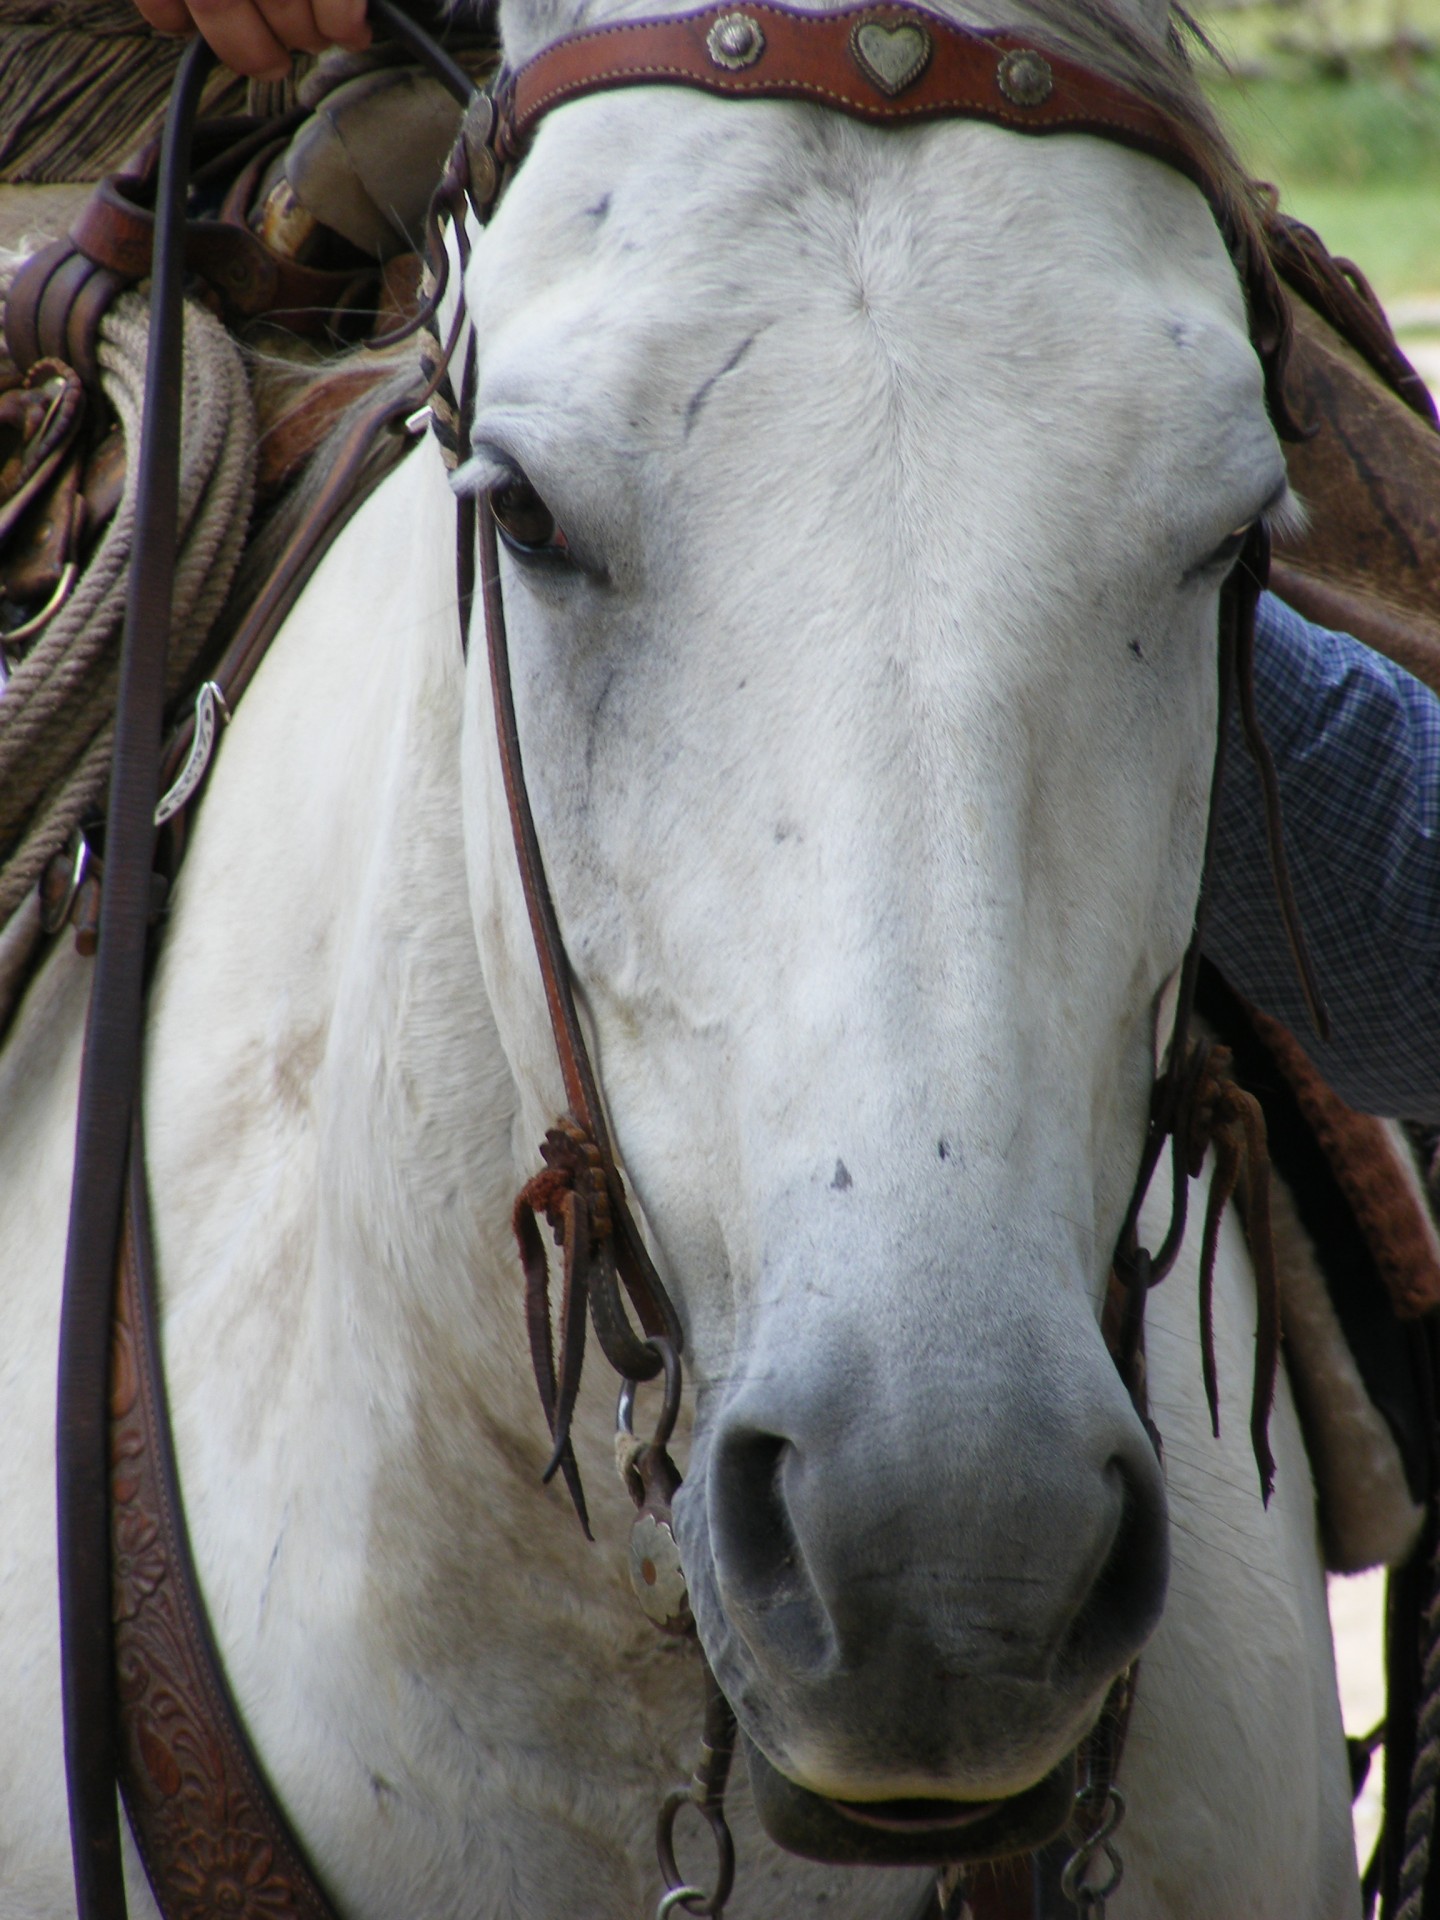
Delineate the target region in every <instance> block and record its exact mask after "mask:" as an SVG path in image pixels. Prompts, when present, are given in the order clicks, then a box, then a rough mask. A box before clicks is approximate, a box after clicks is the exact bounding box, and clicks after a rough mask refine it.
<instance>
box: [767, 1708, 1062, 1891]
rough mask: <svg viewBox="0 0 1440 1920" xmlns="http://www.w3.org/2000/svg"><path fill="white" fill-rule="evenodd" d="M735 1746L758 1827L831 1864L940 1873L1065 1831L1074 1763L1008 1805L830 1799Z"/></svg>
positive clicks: (1027, 1849)
mask: <svg viewBox="0 0 1440 1920" xmlns="http://www.w3.org/2000/svg"><path fill="white" fill-rule="evenodd" d="M740 1742H741V1745H742V1747H743V1749H744V1752H745V1763H746V1766H747V1768H748V1770H749V1774H750V1786H751V1791H752V1792H753V1794H754V1797H755V1808H756V1811H757V1812H758V1814H759V1815H760V1821H761V1825H762V1826H763V1827H764V1828H765V1831H766V1832H767V1833H768V1834H769V1836H770V1838H771V1839H772V1840H773V1841H774V1842H775V1843H776V1845H777V1846H781V1847H784V1848H785V1849H786V1850H787V1851H788V1852H790V1853H798V1854H800V1855H801V1856H802V1857H803V1858H805V1859H807V1860H823V1861H827V1862H829V1863H831V1864H832V1865H837V1866H866V1865H868V1866H892V1867H932V1866H933V1867H941V1866H950V1865H954V1864H957V1863H960V1862H963V1861H970V1860H995V1859H999V1858H1001V1857H1003V1856H1004V1855H1007V1854H1015V1853H1031V1852H1033V1851H1034V1850H1035V1849H1036V1848H1038V1847H1043V1846H1044V1845H1045V1844H1046V1843H1047V1842H1048V1841H1051V1840H1053V1839H1054V1838H1055V1837H1056V1835H1057V1834H1059V1833H1060V1832H1062V1831H1063V1829H1064V1827H1065V1825H1066V1823H1067V1822H1068V1820H1069V1818H1070V1812H1071V1807H1072V1803H1073V1801H1074V1797H1075V1757H1074V1755H1073V1754H1072V1755H1070V1756H1069V1757H1068V1758H1067V1759H1065V1760H1063V1761H1062V1762H1061V1764H1060V1765H1059V1766H1058V1767H1056V1768H1055V1769H1054V1771H1053V1772H1051V1773H1048V1774H1046V1776H1045V1778H1044V1779H1043V1780H1040V1781H1037V1783H1036V1784H1035V1785H1034V1786H1033V1787H1027V1788H1026V1789H1025V1791H1024V1792H1023V1793H1017V1794H1013V1795H1012V1796H1011V1797H1010V1798H1009V1799H1008V1800H873V1801H863V1802H862V1801H855V1800H828V1799H826V1798H825V1797H824V1796H823V1795H822V1794H818V1793H811V1792H810V1790H809V1789H808V1788H807V1787H801V1786H797V1785H796V1783H795V1782H794V1781H793V1780H789V1779H787V1778H786V1777H785V1775H784V1774H783V1773H780V1772H778V1771H777V1769H776V1768H774V1767H773V1766H771V1764H770V1762H769V1761H768V1760H767V1759H766V1758H765V1756H764V1754H762V1753H761V1752H760V1750H759V1748H758V1747H756V1745H755V1744H754V1742H753V1741H752V1740H751V1739H750V1738H749V1737H748V1736H747V1735H746V1734H745V1733H744V1732H743V1731H742V1733H741V1735H740Z"/></svg>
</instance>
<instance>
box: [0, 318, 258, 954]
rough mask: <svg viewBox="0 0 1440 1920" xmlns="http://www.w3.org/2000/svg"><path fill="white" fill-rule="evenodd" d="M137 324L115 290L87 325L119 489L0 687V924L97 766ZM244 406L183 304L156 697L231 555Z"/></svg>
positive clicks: (113, 661) (234, 370) (141, 349)
mask: <svg viewBox="0 0 1440 1920" xmlns="http://www.w3.org/2000/svg"><path fill="white" fill-rule="evenodd" d="M148 337H149V321H148V318H147V313H146V306H145V302H144V300H143V299H142V298H141V297H140V296H139V295H138V294H126V295H124V296H122V298H121V299H120V300H119V301H117V303H116V305H115V307H114V309H113V310H112V312H111V313H110V314H109V315H108V316H107V318H106V319H105V321H104V323H103V325H102V327H101V330H100V343H99V361H100V369H101V383H102V386H103V388H104V391H105V397H106V399H107V400H108V401H109V403H110V405H111V406H112V407H113V408H114V410H115V414H116V416H117V418H118V420H119V422H120V426H121V430H122V432H123V434H124V438H125V446H126V456H127V457H126V474H125V490H124V494H123V497H122V499H121V502H120V506H119V507H118V509H117V510H116V513H115V516H114V518H113V520H112V521H111V523H110V526H109V528H108V529H107V530H106V532H105V534H104V536H103V538H102V540H101V542H100V544H99V546H98V548H97V549H96V551H95V553H94V554H93V555H92V556H91V559H90V562H89V564H88V565H87V567H86V569H85V572H84V574H83V575H82V576H81V578H80V581H79V583H78V584H77V586H76V588H75V591H74V593H73V594H72V595H71V597H70V599H69V600H68V601H67V603H66V604H65V606H64V607H63V608H62V609H61V611H60V612H59V613H58V614H57V615H56V616H55V618H54V619H53V620H52V621H51V622H50V625H49V626H48V627H47V628H46V629H45V632H44V633H43V635H42V636H41V637H40V639H39V640H38V641H37V642H36V644H35V646H34V647H33V648H32V649H31V651H30V652H29V653H28V654H27V655H26V657H25V658H24V660H22V661H21V662H20V664H19V665H18V666H17V667H16V669H15V670H14V672H13V673H12V675H11V677H10V680H9V683H8V685H7V686H6V688H5V692H4V696H3V698H0V849H3V866H0V925H3V924H4V923H5V922H6V921H7V920H9V918H10V916H11V915H12V914H13V913H14V912H15V910H16V908H17V907H19V906H20V905H21V903H22V902H23V901H24V900H25V898H26V896H27V895H28V894H29V893H30V892H31V891H32V889H33V888H34V887H35V886H36V884H37V883H38V881H39V879H40V876H41V875H42V874H43V872H44V870H45V868H46V866H47V865H48V863H49V862H50V860H51V859H52V858H53V856H54V855H55V854H56V853H58V852H60V851H61V849H63V848H64V847H66V846H67V845H68V844H69V843H70V841H71V838H72V836H73V835H74V833H75V831H76V829H77V828H78V827H79V826H80V824H81V822H82V821H83V820H84V819H85V818H86V816H87V815H88V814H90V813H91V812H93V811H94V810H95V809H96V808H97V807H98V806H99V804H100V802H101V799H102V796H103V794H104V791H105V783H106V780H107V777H108V772H109V766H110V752H111V745H112V736H113V731H114V708H115V697H116V681H117V674H118V667H119V648H120V633H121V627H122V623H123V620H124V612H125V582H126V576H127V573H128V570H129V562H130V550H131V544H132V540H133V536H134V524H135V485H136V469H137V465H138V449H139V444H140V420H141V414H142V412H143V407H144V386H145V354H146V342H147V340H148ZM255 459H256V428H255V415H254V408H253V405H252V402H251V398H250V391H249V386H248V384H247V380H246V374H245V367H244V363H243V361H242V359H241V356H240V353H239V351H238V349H237V348H236V346H235V344H234V342H233V341H232V340H231V339H230V337H229V336H228V334H227V333H226V332H225V330H224V328H223V327H222V326H221V324H220V323H219V321H218V320H216V319H214V318H213V316H212V315H210V314H208V313H206V312H205V311H204V310H203V309H202V308H200V307H197V306H195V305H193V304H187V307H186V310H185V356H184V369H183V388H182V428H181V477H180V523H179V563H178V567H177V573H176V582H175V603H174V604H175V615H174V627H173V634H172V644H171V650H170V659H169V669H168V678H167V687H166V691H167V695H168V696H170V697H172V698H173V697H174V695H175V694H176V693H178V692H179V691H180V689H181V688H182V686H183V685H184V683H185V681H186V678H187V676H188V675H189V673H190V670H191V668H192V666H193V664H194V662H195V660H196V658H197V657H198V655H199V653H200V651H201V649H202V647H203V646H204V643H205V640H206V637H207V635H208V634H209V631H210V628H211V626H212V625H213V623H214V621H215V618H216V616H217V614H218V613H219V611H220V608H221V606H222V605H223V604H224V601H225V596H226V594H227V593H228V591H229V587H230V582H231V580H232V578H233V577H234V573H235V569H236V567H237V566H238V564H239V561H240V555H241V551H242V549H243V546H244V542H245V534H246V530H247V528H248V525H249V519H250V507H251V500H252V497H253V492H254V475H255Z"/></svg>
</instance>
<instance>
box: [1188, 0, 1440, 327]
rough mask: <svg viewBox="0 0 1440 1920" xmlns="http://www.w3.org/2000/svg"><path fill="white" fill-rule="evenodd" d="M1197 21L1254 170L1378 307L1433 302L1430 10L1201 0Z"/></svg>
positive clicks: (1436, 178) (1362, 0) (1419, 2)
mask: <svg viewBox="0 0 1440 1920" xmlns="http://www.w3.org/2000/svg"><path fill="white" fill-rule="evenodd" d="M1199 20H1200V25H1201V26H1202V28H1203V29H1204V31H1205V32H1206V33H1207V34H1208V35H1209V36H1210V38H1211V39H1212V40H1213V41H1214V42H1215V44H1216V47H1217V49H1218V50H1219V52H1220V54H1221V55H1222V56H1223V59H1224V62H1225V64H1224V66H1223V67H1222V66H1221V65H1220V64H1218V63H1210V64H1208V71H1207V76H1206V78H1207V86H1208V89H1209V91H1210V94H1211V97H1212V99H1213V100H1214V102H1215V105H1216V107H1217V108H1218V109H1219V111H1220V113H1221V115H1222V117H1223V118H1224V120H1225V122H1226V124H1227V125H1228V126H1229V128H1230V131H1231V133H1232V134H1233V135H1234V137H1235V139H1236V142H1237V144H1238V146H1239V148H1240V152H1241V154H1242V156H1243V158H1244V160H1245V162H1246V164H1247V165H1248V166H1249V168H1250V170H1251V172H1252V173H1254V174H1256V175H1257V176H1259V177H1260V178H1261V179H1265V180H1272V181H1274V182H1275V183H1276V184H1277V185H1278V186H1279V188H1280V190H1281V200H1282V203H1283V204H1284V205H1285V207H1286V208H1287V209H1288V210H1289V211H1290V212H1292V213H1294V214H1296V215H1298V216H1299V218H1300V219H1302V220H1305V221H1308V222H1309V224H1310V225H1311V226H1313V227H1315V228H1317V229H1318V231H1319V232H1320V233H1321V234H1323V236H1324V238H1325V240H1326V242H1327V243H1328V245H1329V246H1330V248H1331V249H1332V251H1334V252H1336V253H1341V254H1347V255H1349V256H1350V257H1351V258H1353V259H1355V260H1356V261H1357V262H1358V263H1359V265H1360V266H1361V267H1362V268H1363V269H1364V271H1365V272H1366V273H1367V274H1368V275H1369V276H1370V278H1371V279H1372V280H1373V281H1374V282H1375V284H1376V287H1377V289H1378V290H1379V292H1380V294H1381V296H1382V298H1384V299H1386V300H1395V299H1399V298H1403V297H1405V296H1415V295H1424V294H1431V295H1435V296H1436V297H1437V301H1440V0H1303V3H1302V4H1289V5H1275V4H1273V0H1266V3H1265V4H1259V5H1249V4H1242V5H1239V6H1228V7H1225V6H1221V7H1216V6H1215V5H1214V4H1213V0H1212V5H1211V6H1210V7H1209V8H1208V9H1207V10H1206V11H1204V12H1202V13H1201V14H1200V15H1199Z"/></svg>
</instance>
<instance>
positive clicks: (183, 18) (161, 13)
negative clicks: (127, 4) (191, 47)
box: [135, 0, 195, 33]
mask: <svg viewBox="0 0 1440 1920" xmlns="http://www.w3.org/2000/svg"><path fill="white" fill-rule="evenodd" d="M135 7H136V10H137V12H138V13H139V14H140V16H141V18H142V19H144V20H148V21H149V22H150V25H151V26H152V27H154V28H155V30H156V32H157V33H193V32H194V31H195V22H194V21H193V20H192V19H191V18H190V9H189V7H187V6H186V4H185V0H135Z"/></svg>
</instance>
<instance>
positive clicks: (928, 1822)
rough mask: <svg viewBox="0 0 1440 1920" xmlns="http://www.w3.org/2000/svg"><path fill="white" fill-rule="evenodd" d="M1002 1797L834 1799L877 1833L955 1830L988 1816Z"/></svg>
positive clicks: (837, 1806) (847, 1815)
mask: <svg viewBox="0 0 1440 1920" xmlns="http://www.w3.org/2000/svg"><path fill="white" fill-rule="evenodd" d="M1004 1804H1005V1802H1004V1801H1003V1800H963V1801H962V1800H879V1801H864V1802H862V1801H859V1800H832V1801H831V1802H830V1805H831V1806H832V1807H834V1809H835V1810H836V1812H837V1813H839V1814H842V1815H843V1816H844V1818H845V1819H847V1820H853V1821H855V1823H856V1824H857V1825H858V1826H862V1827H870V1828H873V1829H874V1831H875V1832H876V1833H909V1834H917V1833H947V1834H948V1833H953V1832H954V1831H955V1830H956V1828H957V1827H969V1826H973V1825H974V1823H975V1822H976V1821H977V1820H988V1819H989V1817H990V1815H991V1814H992V1813H996V1812H998V1811H999V1809H1000V1808H1001V1807H1002V1806H1004Z"/></svg>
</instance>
